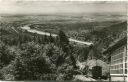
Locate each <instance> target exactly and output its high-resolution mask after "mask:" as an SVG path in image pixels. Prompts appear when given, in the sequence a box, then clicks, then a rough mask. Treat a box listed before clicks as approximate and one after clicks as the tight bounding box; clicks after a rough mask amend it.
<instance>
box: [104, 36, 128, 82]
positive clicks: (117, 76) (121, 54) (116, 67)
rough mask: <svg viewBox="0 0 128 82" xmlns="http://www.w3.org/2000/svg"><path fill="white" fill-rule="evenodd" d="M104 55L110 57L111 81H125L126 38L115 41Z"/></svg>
mask: <svg viewBox="0 0 128 82" xmlns="http://www.w3.org/2000/svg"><path fill="white" fill-rule="evenodd" d="M104 54H107V55H108V56H110V57H109V58H110V76H111V80H112V81H124V80H125V81H126V80H127V74H128V73H127V69H128V62H127V57H128V55H127V37H123V38H121V39H118V40H116V41H115V42H114V43H112V44H111V45H110V46H109V48H108V49H107V50H105V51H104Z"/></svg>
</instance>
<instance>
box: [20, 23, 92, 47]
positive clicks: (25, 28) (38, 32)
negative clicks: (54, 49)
mask: <svg viewBox="0 0 128 82" xmlns="http://www.w3.org/2000/svg"><path fill="white" fill-rule="evenodd" d="M21 29H23V30H27V31H28V32H31V33H37V34H40V35H47V36H50V35H51V36H53V37H56V36H57V35H56V34H50V33H48V32H43V31H38V30H36V29H31V28H30V27H29V26H27V25H25V26H23V27H21ZM69 41H71V42H75V43H79V44H85V45H92V44H93V43H91V42H85V41H80V40H76V39H72V38H69Z"/></svg>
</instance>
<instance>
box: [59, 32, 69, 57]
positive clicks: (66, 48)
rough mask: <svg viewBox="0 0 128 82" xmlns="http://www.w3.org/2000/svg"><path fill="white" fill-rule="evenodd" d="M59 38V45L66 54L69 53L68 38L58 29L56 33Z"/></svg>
mask: <svg viewBox="0 0 128 82" xmlns="http://www.w3.org/2000/svg"><path fill="white" fill-rule="evenodd" d="M58 39H59V46H60V47H61V48H62V50H63V51H64V52H65V53H66V56H67V55H68V54H69V53H68V51H69V40H68V37H67V36H66V35H65V33H64V32H63V31H62V30H60V31H59V34H58Z"/></svg>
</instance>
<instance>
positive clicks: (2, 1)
mask: <svg viewBox="0 0 128 82" xmlns="http://www.w3.org/2000/svg"><path fill="white" fill-rule="evenodd" d="M57 13H61V14H63V13H72V14H81V13H88V14H90V13H111V14H112V13H113V14H123V15H124V14H126V3H124V2H85V1H41V0H39V1H35V0H33V1H32V0H0V14H57Z"/></svg>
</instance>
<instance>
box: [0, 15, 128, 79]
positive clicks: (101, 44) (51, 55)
mask: <svg viewBox="0 0 128 82" xmlns="http://www.w3.org/2000/svg"><path fill="white" fill-rule="evenodd" d="M28 18H31V17H28V16H27V17H26V18H25V17H23V18H21V17H20V18H17V17H15V16H14V17H12V18H8V17H7V18H5V19H4V20H3V21H2V20H1V22H0V79H2V80H73V79H74V77H73V76H74V75H78V74H82V75H83V74H84V75H87V74H88V70H89V66H90V65H86V66H85V68H84V69H82V70H81V69H80V66H79V64H80V63H79V62H86V61H87V60H89V59H92V58H96V59H100V60H103V61H104V55H103V54H102V51H103V50H104V49H106V48H107V47H108V45H109V44H110V43H111V42H113V41H114V40H115V39H116V38H118V37H121V36H122V35H123V34H124V35H126V34H125V33H126V28H127V23H126V22H121V21H114V22H112V21H103V22H99V21H98V22H97V21H94V22H83V20H82V21H81V22H78V21H79V20H78V19H79V18H75V19H76V20H77V21H76V20H75V22H74V21H71V19H70V22H69V19H68V17H67V19H64V20H65V22H64V20H61V21H60V20H58V19H56V21H55V20H51V19H49V20H50V21H47V22H46V20H45V17H44V18H43V17H42V19H41V18H40V20H36V19H39V17H35V18H34V19H35V20H34V21H33V20H30V19H29V20H28ZM47 18H49V17H47ZM52 18H53V19H54V17H52ZM55 18H56V17H55ZM2 19H3V18H2ZM8 19H9V20H8ZM12 19H13V20H12ZM21 19H22V20H21ZM32 19H33V18H32ZM60 19H62V18H61V17H60ZM11 20H12V21H11ZM25 20H26V21H25ZM42 20H45V23H44V21H43V22H41V21H42ZM47 20H48V19H47ZM67 20H68V22H67ZM35 22H36V23H35ZM37 22H38V23H37ZM51 22H52V23H51ZM24 25H28V26H30V28H31V29H35V30H40V31H45V32H50V33H51V34H52V33H55V34H57V37H53V36H52V35H50V36H46V35H39V34H37V33H30V32H27V31H26V30H22V29H20V27H22V26H24ZM69 37H70V38H74V39H77V40H81V41H89V42H93V45H91V46H87V45H80V44H76V43H71V42H69ZM92 56H93V57H92ZM100 62H101V61H100ZM104 63H105V62H104ZM104 63H102V64H104ZM106 68H107V67H106ZM107 74H108V71H107V72H104V76H105V75H106V76H105V77H107Z"/></svg>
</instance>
